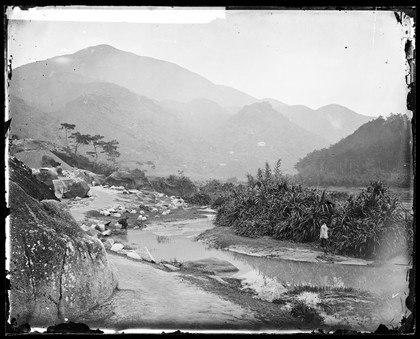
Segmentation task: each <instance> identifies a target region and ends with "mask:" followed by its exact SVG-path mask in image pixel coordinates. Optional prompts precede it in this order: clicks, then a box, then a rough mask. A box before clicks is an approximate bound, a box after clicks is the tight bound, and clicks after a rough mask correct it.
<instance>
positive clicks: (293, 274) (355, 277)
mask: <svg viewBox="0 0 420 339" xmlns="http://www.w3.org/2000/svg"><path fill="white" fill-rule="evenodd" d="M228 255H229V256H230V257H231V259H233V260H234V261H235V262H238V261H240V262H243V263H246V264H248V265H249V266H250V267H251V268H252V269H253V270H255V271H256V272H258V274H260V275H263V276H266V277H270V278H276V279H277V280H278V281H279V282H280V283H281V284H283V285H284V286H287V287H293V286H299V285H310V286H321V287H342V288H346V287H351V288H354V289H356V290H363V291H368V292H370V293H374V294H376V295H379V296H381V295H386V296H391V295H393V294H395V293H404V292H408V283H407V281H406V275H407V272H408V267H406V266H398V265H386V266H379V267H373V266H356V265H337V264H325V263H311V262H300V261H291V260H281V259H267V258H262V257H252V256H249V255H245V254H240V253H235V252H229V254H228ZM232 262H233V261H232Z"/></svg>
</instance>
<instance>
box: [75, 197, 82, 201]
mask: <svg viewBox="0 0 420 339" xmlns="http://www.w3.org/2000/svg"><path fill="white" fill-rule="evenodd" d="M74 200H75V201H78V200H82V198H81V197H75V198H74Z"/></svg>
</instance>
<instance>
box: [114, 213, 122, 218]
mask: <svg viewBox="0 0 420 339" xmlns="http://www.w3.org/2000/svg"><path fill="white" fill-rule="evenodd" d="M112 216H113V217H115V218H121V213H113V214H112Z"/></svg>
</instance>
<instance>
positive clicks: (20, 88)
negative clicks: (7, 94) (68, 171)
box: [11, 45, 257, 106]
mask: <svg viewBox="0 0 420 339" xmlns="http://www.w3.org/2000/svg"><path fill="white" fill-rule="evenodd" d="M34 81H35V82H36V83H37V84H39V85H40V86H39V87H38V88H34V87H33V85H32V84H33V83H34ZM57 82H64V83H89V82H109V83H113V84H116V85H119V86H122V87H125V88H127V89H129V90H131V91H133V92H134V93H136V94H139V95H142V96H146V97H149V98H151V99H155V100H158V101H161V100H176V101H181V102H188V101H191V100H193V99H197V98H205V99H208V100H212V101H214V102H216V103H218V104H219V105H221V106H243V105H246V104H249V103H252V102H254V101H256V100H257V99H255V98H253V97H252V96H250V95H248V94H246V93H244V92H241V91H238V90H236V89H234V88H231V87H227V86H222V85H216V84H214V83H212V82H211V81H209V80H207V79H206V78H204V77H202V76H200V75H198V74H196V73H194V72H191V71H189V70H187V69H185V68H183V67H180V66H178V65H176V64H173V63H171V62H167V61H163V60H159V59H154V58H150V57H145V56H138V55H136V54H134V53H130V52H124V51H121V50H118V49H116V48H114V47H111V46H108V45H98V46H93V47H88V48H86V49H83V50H80V51H78V52H76V53H74V54H68V55H63V56H58V57H54V58H51V59H47V60H44V61H38V62H35V63H30V64H27V65H24V66H21V67H18V68H16V69H15V70H13V72H12V88H11V90H12V91H13V92H14V94H15V95H17V96H19V97H21V98H22V99H24V100H25V101H27V102H28V103H32V102H38V101H42V103H43V104H44V105H50V106H56V104H58V103H59V102H60V101H61V100H62V99H63V98H62V95H64V94H65V93H67V94H68V95H71V93H69V92H65V93H59V94H60V95H59V96H58V98H56V97H55V96H53V95H50V94H49V93H50V91H52V92H51V93H54V94H56V93H55V91H54V87H53V86H52V85H53V84H54V83H57ZM43 88H44V89H47V91H46V92H44V94H42V89H43ZM40 92H41V93H40ZM39 94H41V96H43V97H41V98H37V95H39Z"/></svg>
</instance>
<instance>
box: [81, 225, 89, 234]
mask: <svg viewBox="0 0 420 339" xmlns="http://www.w3.org/2000/svg"><path fill="white" fill-rule="evenodd" d="M80 228H81V229H82V230H83V231H85V232H88V231H89V230H90V227H89V226H86V225H82V226H80Z"/></svg>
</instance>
